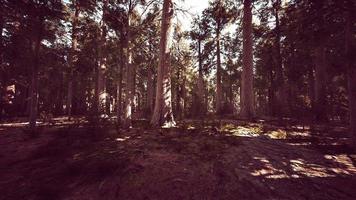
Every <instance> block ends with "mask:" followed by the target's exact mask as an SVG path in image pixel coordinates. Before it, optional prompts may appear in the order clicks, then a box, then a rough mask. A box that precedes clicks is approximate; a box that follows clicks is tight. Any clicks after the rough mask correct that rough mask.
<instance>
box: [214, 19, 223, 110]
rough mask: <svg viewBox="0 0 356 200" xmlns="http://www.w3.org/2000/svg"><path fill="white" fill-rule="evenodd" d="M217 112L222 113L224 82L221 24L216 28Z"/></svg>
mask: <svg viewBox="0 0 356 200" xmlns="http://www.w3.org/2000/svg"><path fill="white" fill-rule="evenodd" d="M216 56H217V59H216V62H217V63H216V102H215V103H216V113H217V114H221V111H222V110H221V109H222V100H223V94H222V84H221V58H220V56H221V55H220V25H219V24H218V27H217V29H216Z"/></svg>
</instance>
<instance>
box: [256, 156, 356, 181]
mask: <svg viewBox="0 0 356 200" xmlns="http://www.w3.org/2000/svg"><path fill="white" fill-rule="evenodd" d="M324 157H325V158H326V159H328V160H332V161H335V162H337V163H339V165H337V166H336V167H335V166H333V167H331V166H329V167H328V166H322V165H320V164H315V163H307V162H306V161H305V160H303V159H294V160H290V161H289V163H283V164H284V165H288V166H290V168H291V170H292V171H291V172H289V171H288V173H287V171H285V170H283V169H279V168H277V167H276V166H274V165H273V164H272V163H271V162H270V161H269V160H268V159H267V158H265V157H254V158H253V159H255V160H258V161H259V162H261V164H263V167H262V168H261V169H255V170H254V171H253V172H251V175H252V176H263V177H264V178H267V179H284V178H302V177H310V178H313V177H317V178H325V177H336V176H337V175H354V174H356V169H355V166H354V165H353V164H352V161H351V159H350V158H349V157H348V156H347V155H337V156H335V155H325V156H324Z"/></svg>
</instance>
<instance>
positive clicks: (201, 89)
mask: <svg viewBox="0 0 356 200" xmlns="http://www.w3.org/2000/svg"><path fill="white" fill-rule="evenodd" d="M201 51H202V50H201V40H200V39H198V62H199V71H198V73H199V74H198V92H197V93H198V95H197V96H198V104H199V105H198V106H199V109H198V110H199V112H200V113H199V115H205V106H204V76H203V61H202V55H201Z"/></svg>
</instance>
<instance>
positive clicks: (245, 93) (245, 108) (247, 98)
mask: <svg viewBox="0 0 356 200" xmlns="http://www.w3.org/2000/svg"><path fill="white" fill-rule="evenodd" d="M252 50H253V49H252V5H251V0H244V16H243V57H242V63H243V71H242V80H241V113H240V115H241V117H243V118H247V119H250V118H252V117H253V116H254V91H253V54H252Z"/></svg>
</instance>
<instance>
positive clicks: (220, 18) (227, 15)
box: [204, 0, 236, 114]
mask: <svg viewBox="0 0 356 200" xmlns="http://www.w3.org/2000/svg"><path fill="white" fill-rule="evenodd" d="M204 12H205V14H204V15H205V16H207V17H208V18H210V19H211V21H210V23H211V24H210V25H211V27H212V30H213V32H214V33H215V39H214V40H215V42H216V99H215V103H216V106H215V110H216V113H218V114H221V111H222V105H223V91H222V81H221V75H222V67H221V46H220V43H221V34H222V31H223V29H224V28H225V26H226V25H227V24H228V23H229V22H231V21H232V20H233V18H234V15H235V13H236V12H235V8H234V6H233V4H232V2H231V1H221V0H216V1H213V2H211V3H210V5H209V8H207V10H205V11H204Z"/></svg>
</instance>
